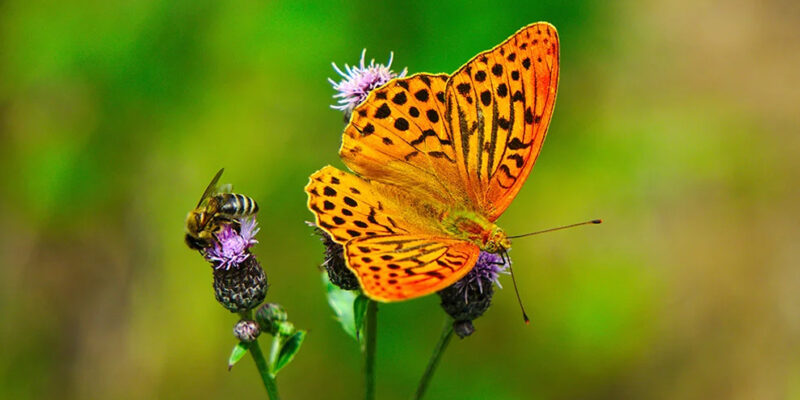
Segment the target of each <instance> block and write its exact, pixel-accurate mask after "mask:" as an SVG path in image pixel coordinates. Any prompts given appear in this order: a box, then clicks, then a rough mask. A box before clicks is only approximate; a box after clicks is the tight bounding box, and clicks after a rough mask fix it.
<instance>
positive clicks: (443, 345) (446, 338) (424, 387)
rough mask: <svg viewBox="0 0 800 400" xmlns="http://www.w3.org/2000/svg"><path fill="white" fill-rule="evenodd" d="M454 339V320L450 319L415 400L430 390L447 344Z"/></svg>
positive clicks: (446, 321)
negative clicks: (429, 386)
mask: <svg viewBox="0 0 800 400" xmlns="http://www.w3.org/2000/svg"><path fill="white" fill-rule="evenodd" d="M452 337H453V320H452V319H451V318H450V317H448V318H447V319H446V320H445V322H444V327H443V328H442V336H441V337H439V343H437V344H436V347H435V348H434V349H433V354H431V359H430V360H428V367H427V368H425V373H424V374H422V378H421V379H420V380H419V385H418V386H417V392H416V393H415V394H414V400H419V399H422V397H423V396H424V395H425V391H426V390H427V389H428V384H429V383H430V382H431V378H433V373H434V372H436V367H437V366H438V365H439V361H440V360H441V359H442V354H444V351H445V350H446V349H447V344H448V343H450V339H451V338H452Z"/></svg>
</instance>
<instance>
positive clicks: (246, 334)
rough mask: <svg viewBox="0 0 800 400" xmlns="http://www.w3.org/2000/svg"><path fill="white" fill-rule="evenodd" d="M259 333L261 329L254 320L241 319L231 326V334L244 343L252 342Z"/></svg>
mask: <svg viewBox="0 0 800 400" xmlns="http://www.w3.org/2000/svg"><path fill="white" fill-rule="evenodd" d="M259 334H261V330H260V329H259V327H258V324H257V323H256V322H255V321H248V320H246V319H243V320H240V321H239V322H237V323H236V325H234V326H233V336H236V338H237V339H239V340H240V341H242V342H245V343H250V342H253V341H254V340H256V339H257V338H258V335H259Z"/></svg>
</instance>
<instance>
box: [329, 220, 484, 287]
mask: <svg viewBox="0 0 800 400" xmlns="http://www.w3.org/2000/svg"><path fill="white" fill-rule="evenodd" d="M479 254H480V249H479V248H478V246H476V245H474V244H472V243H469V242H465V241H461V240H454V239H450V238H444V237H434V236H430V235H391V236H378V237H366V238H363V239H362V238H359V239H356V240H351V241H349V242H347V244H346V245H345V255H346V257H345V259H346V260H347V266H348V267H349V268H350V269H351V270H352V271H353V272H355V274H356V276H357V277H358V281H359V282H360V283H361V288H362V289H363V290H364V293H366V294H367V295H368V296H369V297H370V298H372V299H374V300H378V301H400V300H407V299H412V298H415V297H420V296H425V295H427V294H431V293H434V292H438V291H440V290H442V289H444V288H446V287H448V286H450V285H452V284H453V283H455V282H456V281H458V280H459V279H461V278H463V277H464V275H466V274H467V273H468V272H469V271H470V270H471V269H472V267H473V266H474V265H475V262H476V261H477V260H478V255H479Z"/></svg>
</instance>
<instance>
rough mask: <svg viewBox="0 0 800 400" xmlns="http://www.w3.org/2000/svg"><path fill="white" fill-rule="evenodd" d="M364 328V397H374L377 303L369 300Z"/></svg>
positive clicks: (371, 399)
mask: <svg viewBox="0 0 800 400" xmlns="http://www.w3.org/2000/svg"><path fill="white" fill-rule="evenodd" d="M364 323H365V325H366V326H365V329H364V343H363V347H362V348H363V353H364V398H365V399H366V400H373V399H375V351H376V349H377V335H378V303H376V302H375V301H374V300H369V302H368V303H367V315H366V317H365V321H364Z"/></svg>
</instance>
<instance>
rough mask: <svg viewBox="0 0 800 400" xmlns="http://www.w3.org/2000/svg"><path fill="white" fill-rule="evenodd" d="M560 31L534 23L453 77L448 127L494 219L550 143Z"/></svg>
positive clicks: (476, 193)
mask: <svg viewBox="0 0 800 400" xmlns="http://www.w3.org/2000/svg"><path fill="white" fill-rule="evenodd" d="M558 51H559V48H558V35H557V33H556V30H555V28H554V27H553V26H552V25H550V24H547V23H536V24H532V25H529V26H527V27H525V28H523V29H521V30H520V31H519V32H517V33H516V34H514V35H513V36H511V37H510V38H509V39H508V40H506V41H505V42H503V43H501V44H500V45H499V46H497V47H495V48H494V49H492V50H489V51H486V52H483V53H481V54H478V55H477V56H476V57H475V58H473V59H472V60H470V62H468V63H467V64H465V65H464V66H463V67H461V68H460V69H459V70H458V71H456V72H455V73H454V74H453V75H452V76H451V78H450V80H449V81H448V83H447V91H446V100H447V110H446V116H447V118H446V119H447V127H448V129H449V131H450V135H451V137H452V140H453V143H454V146H455V153H456V155H455V157H456V164H457V166H458V169H459V171H460V176H461V177H462V178H463V179H464V182H463V184H464V185H465V186H466V188H467V189H466V190H467V192H468V193H469V195H470V197H471V198H472V199H473V201H474V202H476V203H477V205H478V209H479V210H481V211H482V212H484V214H485V215H486V216H487V217H488V218H489V219H490V220H491V221H494V220H496V219H497V218H498V217H499V216H500V214H502V213H503V211H505V209H506V208H507V207H508V205H509V204H510V203H511V201H512V200H513V199H514V197H515V196H516V194H517V192H519V189H520V188H521V186H522V184H523V183H524V182H525V180H526V179H527V177H528V174H529V173H530V171H531V169H532V168H533V164H534V162H535V161H536V157H537V156H538V154H539V150H540V149H541V147H542V144H543V143H544V138H545V134H546V133H547V127H548V125H549V123H550V116H551V115H552V113H553V106H554V104H555V97H556V89H557V86H558V67H559V64H558Z"/></svg>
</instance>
